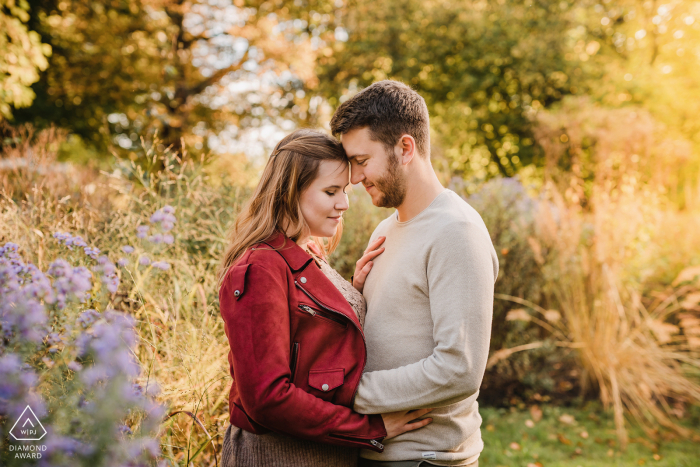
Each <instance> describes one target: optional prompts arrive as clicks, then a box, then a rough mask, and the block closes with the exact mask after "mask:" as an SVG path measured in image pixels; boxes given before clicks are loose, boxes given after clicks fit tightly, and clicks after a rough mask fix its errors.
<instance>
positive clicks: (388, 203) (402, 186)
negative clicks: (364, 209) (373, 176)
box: [373, 148, 406, 208]
mask: <svg viewBox="0 0 700 467" xmlns="http://www.w3.org/2000/svg"><path fill="white" fill-rule="evenodd" d="M386 155H387V158H388V162H387V168H386V173H385V174H384V176H383V177H382V178H379V179H377V180H376V181H374V182H373V184H374V187H375V188H376V189H377V190H379V191H380V192H381V195H382V196H381V197H380V198H379V202H378V203H377V206H378V207H380V208H397V207H399V206H401V204H403V201H404V199H405V198H406V180H405V179H404V178H403V177H402V175H401V172H399V161H398V159H397V158H396V155H395V154H394V148H391V149H390V150H387V152H386Z"/></svg>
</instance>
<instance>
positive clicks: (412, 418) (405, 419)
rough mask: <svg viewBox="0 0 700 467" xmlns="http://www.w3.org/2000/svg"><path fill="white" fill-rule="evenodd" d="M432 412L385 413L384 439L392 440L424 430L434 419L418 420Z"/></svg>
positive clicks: (424, 410)
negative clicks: (407, 433)
mask: <svg viewBox="0 0 700 467" xmlns="http://www.w3.org/2000/svg"><path fill="white" fill-rule="evenodd" d="M431 410H433V409H419V410H402V411H400V412H391V413H383V414H382V420H384V428H385V429H386V438H384V439H385V440H387V439H391V438H393V437H395V436H399V435H400V434H403V433H406V432H407V431H413V430H417V429H418V428H423V427H424V426H426V425H428V424H429V423H431V422H432V421H433V419H432V418H424V419H422V420H417V419H419V418H420V417H422V416H424V415H426V414H427V413H428V412H430V411H431Z"/></svg>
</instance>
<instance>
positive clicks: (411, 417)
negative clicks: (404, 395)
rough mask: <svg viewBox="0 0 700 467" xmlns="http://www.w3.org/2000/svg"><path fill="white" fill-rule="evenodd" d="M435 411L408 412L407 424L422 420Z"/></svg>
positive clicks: (417, 410)
mask: <svg viewBox="0 0 700 467" xmlns="http://www.w3.org/2000/svg"><path fill="white" fill-rule="evenodd" d="M433 410H435V409H416V410H409V411H408V412H406V415H405V417H406V423H408V422H410V421H411V420H416V419H418V418H421V417H423V416H425V415H427V414H428V413H430V412H432V411H433Z"/></svg>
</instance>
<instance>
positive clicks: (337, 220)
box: [328, 216, 343, 222]
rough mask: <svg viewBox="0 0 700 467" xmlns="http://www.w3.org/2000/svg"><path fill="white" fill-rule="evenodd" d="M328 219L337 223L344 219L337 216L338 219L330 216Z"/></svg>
mask: <svg viewBox="0 0 700 467" xmlns="http://www.w3.org/2000/svg"><path fill="white" fill-rule="evenodd" d="M328 218H329V219H331V220H334V221H336V222H340V219H342V218H343V216H336V217H330V216H329V217H328Z"/></svg>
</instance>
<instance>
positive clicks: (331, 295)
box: [219, 234, 386, 452]
mask: <svg viewBox="0 0 700 467" xmlns="http://www.w3.org/2000/svg"><path fill="white" fill-rule="evenodd" d="M219 301H220V304H221V316H222V317H223V319H224V323H225V330H226V336H227V337H228V341H229V345H230V348H231V351H230V352H229V355H228V360H229V368H230V371H231V377H232V378H233V385H232V387H231V393H230V396H229V406H230V411H231V423H232V424H233V425H235V426H237V427H239V428H242V429H244V430H247V431H250V432H253V433H257V434H262V433H267V432H268V431H270V430H272V431H275V432H278V433H285V434H288V435H291V436H294V437H297V438H304V439H309V440H313V441H319V442H322V443H329V444H338V445H343V446H353V447H360V448H366V449H372V450H374V451H377V452H382V450H383V448H384V446H383V445H382V444H381V442H380V441H382V440H383V439H384V437H386V430H385V428H384V423H383V421H382V417H381V415H361V414H358V413H356V412H353V411H352V410H351V409H350V408H349V407H352V402H353V398H354V396H355V391H356V390H357V386H358V384H359V382H360V377H361V376H362V371H363V369H364V366H365V363H366V360H367V349H366V347H365V342H364V334H363V333H362V329H361V327H360V323H359V322H358V320H357V317H356V316H355V313H354V311H353V309H352V308H351V307H350V305H349V304H348V302H347V301H346V300H345V298H344V297H343V295H342V294H341V293H340V292H339V291H338V289H337V288H336V287H335V286H334V285H333V284H332V283H331V282H330V281H329V280H328V279H327V278H326V276H325V275H324V274H323V272H322V271H321V270H320V269H319V268H318V266H317V265H316V263H315V262H314V261H313V259H312V258H311V256H309V255H308V254H307V253H306V252H305V251H304V250H303V249H302V248H300V247H299V246H298V245H297V244H296V243H294V242H293V241H292V240H290V239H289V238H287V237H286V236H284V235H282V234H275V235H273V236H272V237H271V238H270V239H268V240H266V241H265V242H263V243H260V244H258V245H255V246H254V247H252V248H250V249H248V251H246V252H245V253H244V254H243V256H242V257H241V258H240V259H239V260H238V261H237V262H236V264H235V265H234V266H233V267H232V268H231V269H230V270H229V271H228V273H227V274H226V277H225V279H224V281H223V284H222V286H221V289H220V290H219Z"/></svg>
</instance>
